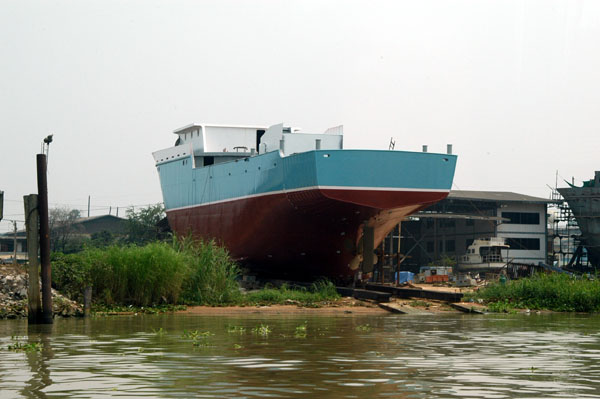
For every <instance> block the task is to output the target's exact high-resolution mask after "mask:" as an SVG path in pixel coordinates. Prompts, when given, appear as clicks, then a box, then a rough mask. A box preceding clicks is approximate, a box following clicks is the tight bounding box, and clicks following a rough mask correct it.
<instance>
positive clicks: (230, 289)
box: [173, 237, 240, 305]
mask: <svg viewBox="0 0 600 399" xmlns="http://www.w3.org/2000/svg"><path fill="white" fill-rule="evenodd" d="M173 247H174V248H176V249H177V250H178V252H179V253H181V254H183V255H184V257H185V260H186V263H187V265H188V274H187V276H186V280H185V281H184V283H183V287H182V289H183V293H182V299H183V302H185V303H186V304H202V305H222V304H230V303H234V302H237V301H238V300H239V297H240V291H239V288H238V283H237V281H236V278H237V276H238V275H239V268H238V266H237V264H236V263H235V262H233V261H232V260H231V258H230V257H229V253H228V252H227V250H226V249H225V248H223V247H220V246H218V245H216V244H215V243H214V242H213V241H194V240H193V239H191V238H189V237H187V238H180V239H176V238H174V239H173Z"/></svg>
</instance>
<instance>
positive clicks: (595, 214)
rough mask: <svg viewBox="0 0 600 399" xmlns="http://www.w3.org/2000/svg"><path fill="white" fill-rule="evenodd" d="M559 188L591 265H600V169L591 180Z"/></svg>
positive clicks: (596, 266) (595, 266)
mask: <svg viewBox="0 0 600 399" xmlns="http://www.w3.org/2000/svg"><path fill="white" fill-rule="evenodd" d="M567 184H569V187H566V188H559V189H558V192H559V193H560V194H561V195H562V196H563V198H564V199H565V201H567V203H568V204H569V208H570V209H571V212H573V216H574V217H575V219H576V220H577V224H578V225H579V229H580V230H581V237H580V241H581V243H582V245H583V246H584V247H585V249H586V250H587V256H588V260H589V262H590V264H591V266H592V267H594V268H598V267H600V171H596V173H595V175H594V178H593V179H592V180H587V181H584V182H583V185H582V186H581V187H577V186H575V185H574V184H570V183H568V182H567Z"/></svg>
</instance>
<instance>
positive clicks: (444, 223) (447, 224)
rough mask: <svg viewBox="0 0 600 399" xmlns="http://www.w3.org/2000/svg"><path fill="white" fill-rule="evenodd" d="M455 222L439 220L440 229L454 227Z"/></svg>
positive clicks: (452, 220)
mask: <svg viewBox="0 0 600 399" xmlns="http://www.w3.org/2000/svg"><path fill="white" fill-rule="evenodd" d="M454 226H456V222H455V221H454V219H442V220H440V227H454Z"/></svg>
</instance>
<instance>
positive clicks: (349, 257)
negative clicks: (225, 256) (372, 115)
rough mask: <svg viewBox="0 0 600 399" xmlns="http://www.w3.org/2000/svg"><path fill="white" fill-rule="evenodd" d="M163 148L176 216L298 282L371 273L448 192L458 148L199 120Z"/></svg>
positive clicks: (164, 182) (164, 178)
mask: <svg viewBox="0 0 600 399" xmlns="http://www.w3.org/2000/svg"><path fill="white" fill-rule="evenodd" d="M174 134H175V135H176V136H177V139H176V142H175V145H174V146H173V147H170V148H166V149H163V150H160V151H156V152H154V153H153V156H154V160H155V163H156V168H157V171H158V175H159V179H160V185H161V189H162V195H163V200H164V205H165V211H166V214H167V219H168V222H169V224H170V226H171V228H172V229H173V231H174V233H175V234H176V235H178V236H182V235H192V236H193V237H194V238H197V239H203V240H214V241H215V242H216V243H218V244H219V245H223V246H225V247H226V248H227V249H228V251H229V253H230V255H231V256H232V258H233V259H235V260H236V261H238V262H240V263H241V264H242V265H244V266H247V267H248V268H251V269H254V270H257V271H258V272H260V273H266V274H271V275H277V276H286V277H290V278H296V279H312V278H317V277H326V278H330V279H333V280H344V279H348V278H354V277H355V275H357V273H358V271H361V272H363V273H364V274H365V275H368V273H369V272H371V271H372V269H373V263H375V262H376V257H375V256H374V255H373V251H374V249H375V248H376V247H377V246H378V245H379V244H380V243H381V241H382V240H383V239H384V237H385V236H386V235H387V234H388V233H389V232H390V231H391V230H392V229H393V228H394V227H395V226H396V225H397V224H398V223H399V222H400V221H402V219H404V218H406V217H407V216H408V215H410V214H413V213H415V212H417V211H419V210H421V209H423V208H425V207H427V206H429V205H431V204H433V203H435V202H437V201H440V200H442V199H444V198H445V197H446V196H447V195H448V193H449V191H450V188H451V186H452V181H453V178H454V171H455V167H456V155H452V154H438V153H431V152H407V151H397V150H366V149H365V150H354V149H344V148H343V126H336V127H333V128H329V129H327V130H326V131H325V132H324V133H307V132H304V131H303V130H301V129H299V128H294V127H290V126H286V125H284V124H283V123H280V124H277V125H273V126H269V127H267V126H237V125H236V126H233V125H215V124H190V125H187V126H184V127H182V128H180V129H177V130H175V131H174Z"/></svg>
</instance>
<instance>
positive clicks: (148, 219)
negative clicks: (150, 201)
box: [127, 204, 165, 245]
mask: <svg viewBox="0 0 600 399" xmlns="http://www.w3.org/2000/svg"><path fill="white" fill-rule="evenodd" d="M164 217H165V208H164V206H163V205H162V204H156V205H150V206H148V207H146V208H140V209H139V210H138V211H136V210H135V209H134V208H130V209H128V210H127V241H129V242H130V243H133V244H137V245H144V244H147V243H149V242H152V241H156V240H162V239H164V238H165V237H164V236H165V234H164V233H163V232H162V230H161V228H160V227H159V222H160V221H161V220H162V219H163V218H164Z"/></svg>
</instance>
